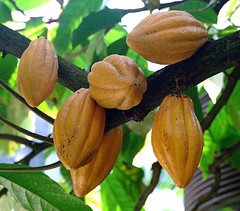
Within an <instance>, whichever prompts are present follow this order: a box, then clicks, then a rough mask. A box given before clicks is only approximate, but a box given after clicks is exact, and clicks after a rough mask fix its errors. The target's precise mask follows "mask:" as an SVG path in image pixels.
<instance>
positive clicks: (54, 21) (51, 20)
mask: <svg viewBox="0 0 240 211" xmlns="http://www.w3.org/2000/svg"><path fill="white" fill-rule="evenodd" d="M56 22H59V19H58V18H57V19H49V20H48V21H47V22H46V23H47V24H50V23H56Z"/></svg>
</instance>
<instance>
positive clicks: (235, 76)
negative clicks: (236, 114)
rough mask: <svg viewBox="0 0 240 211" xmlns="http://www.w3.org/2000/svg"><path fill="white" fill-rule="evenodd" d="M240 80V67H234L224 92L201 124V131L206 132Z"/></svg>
mask: <svg viewBox="0 0 240 211" xmlns="http://www.w3.org/2000/svg"><path fill="white" fill-rule="evenodd" d="M239 78H240V67H239V66H238V67H235V68H234V70H233V72H232V74H231V75H230V76H229V79H228V83H227V85H226V88H225V90H224V91H223V93H222V95H221V96H220V98H219V99H218V101H217V102H216V104H215V105H214V107H213V108H212V110H211V111H210V112H209V113H208V114H207V116H206V118H205V119H204V120H203V122H202V130H203V131H205V130H207V129H208V128H209V127H210V126H211V124H212V122H213V120H214V119H215V117H216V116H217V114H218V113H219V111H220V110H221V108H222V107H223V106H224V105H225V104H226V103H227V101H228V99H229V98H230V96H231V94H232V91H233V89H234V87H235V86H236V84H237V82H238V80H239Z"/></svg>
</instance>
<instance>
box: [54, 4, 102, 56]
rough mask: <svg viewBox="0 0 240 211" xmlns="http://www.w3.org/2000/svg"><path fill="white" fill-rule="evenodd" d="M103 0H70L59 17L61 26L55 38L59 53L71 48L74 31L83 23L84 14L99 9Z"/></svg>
mask: <svg viewBox="0 0 240 211" xmlns="http://www.w3.org/2000/svg"><path fill="white" fill-rule="evenodd" d="M101 5H102V0H81V1H79V0H70V1H69V3H68V4H67V6H66V7H65V9H64V11H63V12H62V14H61V15H60V17H59V28H58V30H57V35H56V37H55V39H54V46H55V48H56V49H57V51H58V53H61V54H64V53H66V51H67V50H68V49H69V48H70V47H69V45H70V43H71V40H72V33H73V31H74V30H75V29H76V28H77V26H78V25H79V24H80V23H81V21H82V19H83V17H84V16H86V15H87V14H89V13H90V12H93V11H97V10H99V9H100V7H101Z"/></svg>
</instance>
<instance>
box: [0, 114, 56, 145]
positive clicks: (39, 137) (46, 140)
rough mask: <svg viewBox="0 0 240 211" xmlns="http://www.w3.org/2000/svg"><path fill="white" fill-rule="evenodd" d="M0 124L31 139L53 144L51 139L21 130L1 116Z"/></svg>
mask: <svg viewBox="0 0 240 211" xmlns="http://www.w3.org/2000/svg"><path fill="white" fill-rule="evenodd" d="M0 122H2V123H4V124H6V125H8V126H10V127H12V128H14V129H15V130H17V131H19V132H21V133H23V134H25V135H28V136H30V137H32V138H36V139H38V140H42V141H44V142H46V143H48V144H53V140H52V138H49V137H46V136H42V135H39V134H36V133H33V132H31V131H29V130H26V129H24V128H22V127H19V126H18V125H15V124H13V123H12V122H9V121H8V120H6V119H4V118H3V117H1V116H0Z"/></svg>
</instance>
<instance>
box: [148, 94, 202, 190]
mask: <svg viewBox="0 0 240 211" xmlns="http://www.w3.org/2000/svg"><path fill="white" fill-rule="evenodd" d="M152 147H153V151H154V154H155V156H156V157H157V159H158V162H159V163H160V165H162V167H163V168H164V169H165V170H166V171H167V172H168V174H169V175H170V176H171V177H172V179H173V181H174V183H175V184H176V185H177V186H178V187H180V188H183V187H185V186H187V185H188V184H189V182H190V180H191V179H192V176H193V174H194V172H195V170H196V168H197V167H198V164H199V161H200V158H201V155H202V149H203V133H202V129H201V126H200V124H199V122H198V120H197V117H196V116H195V113H194V108H193V103H192V100H191V99H190V98H189V97H187V96H185V95H180V94H172V95H168V96H167V97H165V98H164V100H163V102H162V103H161V105H160V107H159V110H158V111H157V113H156V114H155V116H154V121H153V128H152Z"/></svg>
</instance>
